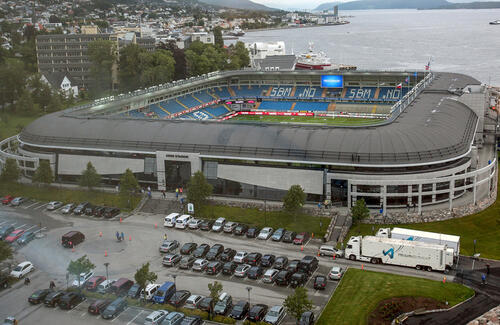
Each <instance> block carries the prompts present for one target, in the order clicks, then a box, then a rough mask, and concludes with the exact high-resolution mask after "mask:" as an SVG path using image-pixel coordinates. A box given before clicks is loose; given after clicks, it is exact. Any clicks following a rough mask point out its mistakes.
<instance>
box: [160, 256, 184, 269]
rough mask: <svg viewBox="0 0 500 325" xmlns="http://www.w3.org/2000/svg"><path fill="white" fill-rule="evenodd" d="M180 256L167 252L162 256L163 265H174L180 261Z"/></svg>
mask: <svg viewBox="0 0 500 325" xmlns="http://www.w3.org/2000/svg"><path fill="white" fill-rule="evenodd" d="M181 258H182V256H181V255H179V254H167V255H165V256H163V261H162V264H163V266H175V265H176V264H177V263H179V262H180V261H181Z"/></svg>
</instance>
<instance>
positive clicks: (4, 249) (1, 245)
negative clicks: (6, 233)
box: [0, 240, 12, 262]
mask: <svg viewBox="0 0 500 325" xmlns="http://www.w3.org/2000/svg"><path fill="white" fill-rule="evenodd" d="M11 257H12V247H10V245H9V244H7V242H5V241H3V240H1V241H0V262H3V261H5V260H6V259H9V258H11Z"/></svg>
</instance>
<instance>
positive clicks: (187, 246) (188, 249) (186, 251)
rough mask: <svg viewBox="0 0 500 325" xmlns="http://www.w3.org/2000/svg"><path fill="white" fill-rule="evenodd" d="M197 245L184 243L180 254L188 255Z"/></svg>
mask: <svg viewBox="0 0 500 325" xmlns="http://www.w3.org/2000/svg"><path fill="white" fill-rule="evenodd" d="M197 247H198V244H196V243H185V244H184V245H182V247H181V254H182V255H189V254H191V253H192V252H193V251H194V250H195V249H196V248H197Z"/></svg>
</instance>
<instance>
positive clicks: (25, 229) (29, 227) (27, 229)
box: [25, 226, 36, 231]
mask: <svg viewBox="0 0 500 325" xmlns="http://www.w3.org/2000/svg"><path fill="white" fill-rule="evenodd" d="M33 228H36V226H31V227H29V228H28V229H25V231H28V230H30V229H33Z"/></svg>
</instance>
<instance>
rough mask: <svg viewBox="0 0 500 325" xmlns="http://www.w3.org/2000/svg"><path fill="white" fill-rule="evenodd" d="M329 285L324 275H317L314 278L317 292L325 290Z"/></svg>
mask: <svg viewBox="0 0 500 325" xmlns="http://www.w3.org/2000/svg"><path fill="white" fill-rule="evenodd" d="M327 283H328V281H327V279H326V276H324V275H316V276H315V277H314V289H316V290H325V288H326V284H327Z"/></svg>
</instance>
